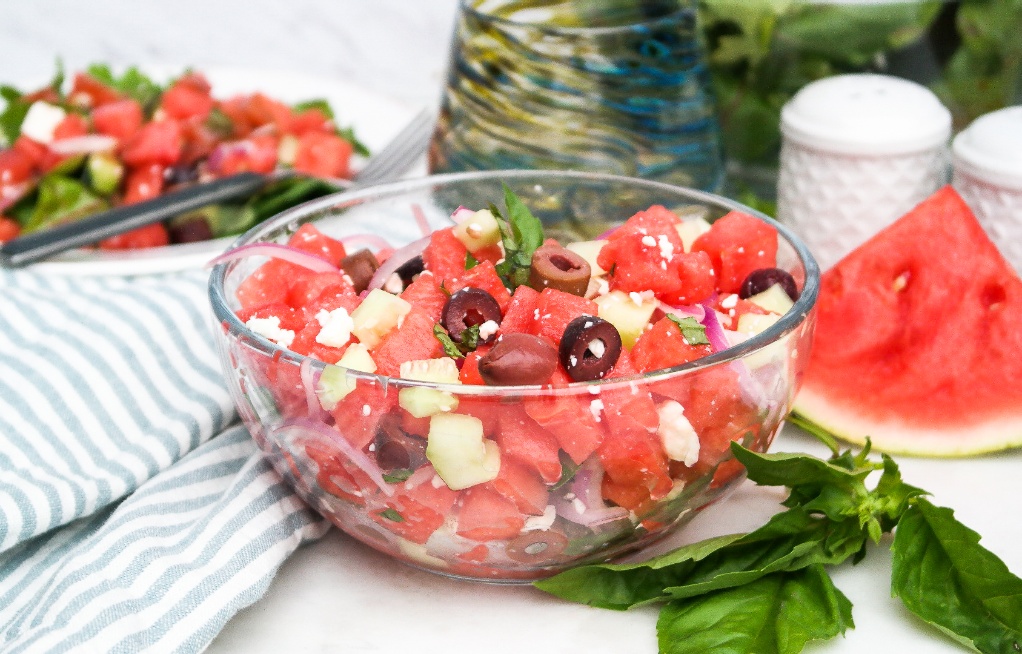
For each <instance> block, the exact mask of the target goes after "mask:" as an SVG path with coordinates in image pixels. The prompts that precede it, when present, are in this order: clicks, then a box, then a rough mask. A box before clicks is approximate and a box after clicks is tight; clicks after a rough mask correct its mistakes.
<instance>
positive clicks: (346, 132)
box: [336, 127, 372, 157]
mask: <svg viewBox="0 0 1022 654" xmlns="http://www.w3.org/2000/svg"><path fill="white" fill-rule="evenodd" d="M336 130H337V136H340V137H341V138H342V139H344V140H345V141H347V142H348V143H351V147H353V148H355V154H358V155H361V156H363V157H368V156H369V155H371V154H372V152H371V151H370V150H369V148H368V147H367V146H366V144H365V143H363V142H362V141H360V140H359V139H358V137H357V136H355V129H354V128H353V127H337V128H336Z"/></svg>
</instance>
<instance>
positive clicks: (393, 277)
mask: <svg viewBox="0 0 1022 654" xmlns="http://www.w3.org/2000/svg"><path fill="white" fill-rule="evenodd" d="M383 290H385V291H387V292H388V293H393V294H394V295H400V294H401V291H403V290H405V283H404V282H402V281H401V275H399V274H397V273H390V277H388V278H387V281H385V282H383Z"/></svg>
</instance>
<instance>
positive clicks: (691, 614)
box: [536, 435, 1022, 654]
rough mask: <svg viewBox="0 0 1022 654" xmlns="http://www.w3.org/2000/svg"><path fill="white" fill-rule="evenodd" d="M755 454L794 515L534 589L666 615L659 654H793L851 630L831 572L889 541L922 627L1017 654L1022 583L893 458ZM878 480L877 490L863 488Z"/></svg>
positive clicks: (757, 476)
mask: <svg viewBox="0 0 1022 654" xmlns="http://www.w3.org/2000/svg"><path fill="white" fill-rule="evenodd" d="M821 440H822V441H823V442H825V443H827V444H828V445H829V446H831V449H832V456H831V457H830V458H829V459H827V460H823V459H820V458H817V457H814V456H811V455H808V454H798V453H795V454H791V453H780V454H757V453H754V452H752V451H750V450H747V449H745V448H743V447H742V446H741V445H739V444H738V443H732V445H731V449H732V453H733V454H734V456H735V457H736V458H737V459H738V460H739V461H740V462H741V463H742V464H743V465H744V466H745V468H746V470H747V471H748V476H749V479H751V480H752V481H754V482H756V483H757V484H760V485H765V486H786V487H787V488H789V489H790V492H789V494H788V497H787V499H786V500H785V501H784V502H783V506H784V507H785V508H786V510H784V511H782V512H781V513H778V514H777V515H775V516H773V517H772V518H771V519H770V520H769V521H768V522H767V523H766V524H765V525H763V526H762V527H760V528H759V529H756V530H755V531H752V532H749V533H746V534H732V535H728V536H720V537H717V538H711V539H708V540H704V541H700V542H697V543H693V544H691V545H686V546H684V547H681V548H678V549H676V550H673V551H671V552H668V553H666V554H663V555H661V556H657V557H655V558H653V559H650V560H648V561H645V562H642V563H632V564H603V565H590V566H584V567H579V568H574V569H571V570H568V571H566V572H563V573H561V574H558V575H556V576H554V577H551V578H549V579H545V580H543V581H539V582H536V586H537V587H539V588H540V589H542V590H544V591H546V592H549V593H552V594H554V595H557V596H559V597H562V598H565V599H569V600H572V601H575V602H581V603H585V604H589V605H592V606H597V607H602V608H608V609H616V610H623V609H628V608H631V607H633V606H638V605H643V604H649V603H662V604H663V606H662V608H661V610H660V618H659V621H658V623H657V632H658V641H659V644H660V651H661V652H663V653H666V654H680V653H681V652H700V653H718V652H719V653H727V654H753V653H755V654H796V653H797V652H800V651H802V649H803V647H804V646H805V644H806V643H807V642H809V641H811V640H823V639H828V638H832V637H834V636H837V635H838V634H842V633H844V632H845V631H846V630H847V629H849V628H851V627H853V626H854V625H853V621H852V606H851V603H850V602H849V601H848V599H847V598H846V597H845V596H844V595H843V594H842V593H841V591H840V590H838V589H837V588H836V587H835V586H834V584H833V583H832V582H831V579H830V577H829V575H828V573H827V568H828V566H834V565H839V564H842V563H844V562H846V561H849V560H850V561H851V562H852V563H858V562H859V561H860V560H862V558H863V557H864V556H865V555H866V552H867V550H868V548H869V546H870V544H871V543H872V544H876V543H879V542H880V540H881V537H882V536H883V534H886V533H890V532H893V533H894V539H893V545H892V550H893V557H894V569H893V572H892V581H891V591H892V594H893V595H895V596H897V597H900V598H901V599H902V601H903V602H904V604H905V606H906V607H907V608H908V609H909V610H910V611H912V612H913V613H915V614H916V615H918V616H919V617H920V618H922V619H923V620H925V621H927V622H929V623H930V624H932V625H934V626H935V627H937V628H938V629H939V630H941V631H944V632H946V633H948V634H950V635H951V636H953V637H954V638H956V639H958V640H959V641H961V642H963V643H966V644H969V645H970V646H972V647H974V648H976V649H977V650H978V651H980V652H983V653H990V654H993V653H1006V652H1016V651H1019V648H1020V647H1022V579H1019V578H1018V577H1016V576H1015V575H1013V574H1012V573H1011V572H1010V571H1009V570H1008V569H1007V567H1006V566H1005V565H1004V563H1003V562H1001V561H1000V559H998V558H997V557H996V556H995V555H994V554H992V553H991V552H989V551H988V550H986V549H985V548H983V547H982V546H981V545H980V544H979V536H978V535H977V534H976V533H975V532H973V531H971V530H969V529H968V528H967V527H965V526H964V525H962V524H961V523H959V522H958V521H957V520H956V519H955V518H954V515H953V513H952V512H951V510H949V509H945V508H941V507H937V506H935V505H933V504H932V503H931V502H930V501H929V500H928V499H927V498H926V495H927V493H926V491H924V490H922V489H920V488H917V487H915V486H911V485H909V484H907V483H905V482H904V481H903V480H902V477H901V473H900V471H899V469H898V466H897V464H896V463H895V462H894V460H893V459H891V458H890V457H888V456H886V455H885V456H882V458H881V459H880V460H879V461H876V460H873V459H871V458H870V457H869V444H868V442H867V445H866V447H865V448H864V449H862V450H861V451H859V452H857V453H856V452H852V451H850V450H847V451H844V452H840V451H838V449H837V447H836V445H835V441H834V440H833V439H832V438H831V437H829V436H828V435H824V437H823V438H821ZM874 473H879V478H878V480H877V482H876V484H875V485H873V486H872V487H870V486H868V485H867V481H868V478H869V477H871V476H873V475H874Z"/></svg>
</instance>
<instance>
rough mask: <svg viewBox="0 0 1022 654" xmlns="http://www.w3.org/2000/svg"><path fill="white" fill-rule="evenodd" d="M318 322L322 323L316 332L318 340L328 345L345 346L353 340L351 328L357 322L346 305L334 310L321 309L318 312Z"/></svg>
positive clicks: (321, 343)
mask: <svg viewBox="0 0 1022 654" xmlns="http://www.w3.org/2000/svg"><path fill="white" fill-rule="evenodd" d="M316 322H318V323H319V325H320V330H319V333H318V334H316V342H317V343H319V344H320V345H326V346H327V347H343V346H344V345H346V344H347V343H348V341H350V340H351V330H352V329H354V328H355V323H354V321H352V319H351V316H350V315H348V311H347V310H346V309H345V308H344V307H338V308H337V309H334V310H333V311H327V310H326V309H322V310H320V312H319V313H317V314H316Z"/></svg>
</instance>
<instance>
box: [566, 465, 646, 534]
mask: <svg viewBox="0 0 1022 654" xmlns="http://www.w3.org/2000/svg"><path fill="white" fill-rule="evenodd" d="M602 484H603V468H602V467H601V466H600V462H599V460H598V459H595V458H590V459H587V460H586V461H585V462H584V463H583V464H582V465H581V466H579V468H578V470H576V471H575V477H574V478H573V479H572V480H571V484H570V485H569V486H568V488H567V489H566V492H564V493H562V494H561V495H559V496H557V497H553V498H551V503H552V504H553V506H554V510H556V511H557V515H559V516H561V517H562V518H564V519H565V520H570V521H571V522H574V523H576V524H580V525H583V526H585V527H589V528H590V529H592V528H594V527H599V526H600V525H605V524H607V523H610V522H615V521H617V520H623V519H626V518H628V509H625V508H623V507H620V506H607V505H606V504H605V503H604V501H603V493H602V490H601V486H602Z"/></svg>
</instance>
